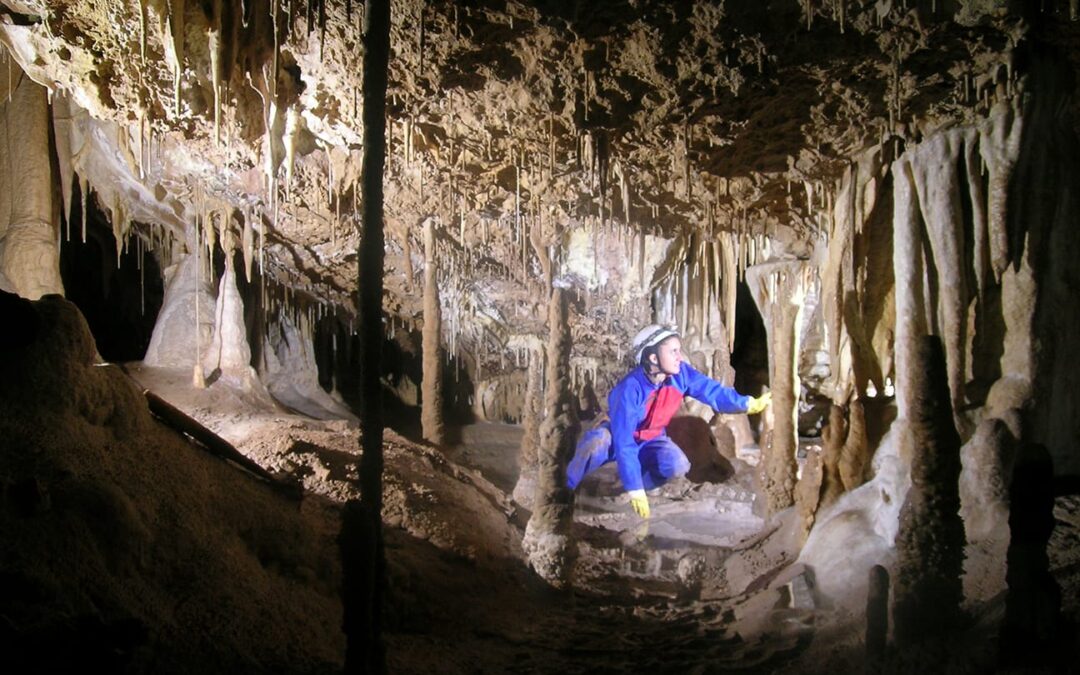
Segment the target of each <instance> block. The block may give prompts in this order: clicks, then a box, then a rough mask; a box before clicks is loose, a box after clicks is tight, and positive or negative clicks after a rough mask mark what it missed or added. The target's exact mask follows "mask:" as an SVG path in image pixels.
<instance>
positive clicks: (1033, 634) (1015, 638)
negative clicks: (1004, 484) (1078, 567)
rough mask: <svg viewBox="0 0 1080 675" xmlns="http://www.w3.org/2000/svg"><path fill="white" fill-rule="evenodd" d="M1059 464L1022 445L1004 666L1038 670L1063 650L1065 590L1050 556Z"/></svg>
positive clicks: (1014, 493) (1015, 480)
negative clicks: (1056, 466) (1052, 565)
mask: <svg viewBox="0 0 1080 675" xmlns="http://www.w3.org/2000/svg"><path fill="white" fill-rule="evenodd" d="M1053 482H1054V463H1053V460H1052V459H1051V458H1050V453H1049V452H1047V450H1046V448H1045V447H1043V446H1042V445H1039V444H1037V443H1025V444H1023V445H1021V446H1020V448H1019V450H1018V452H1017V456H1016V466H1015V468H1014V469H1013V472H1012V480H1011V481H1010V487H1009V502H1010V506H1011V508H1010V511H1009V534H1010V539H1009V550H1008V554H1007V560H1008V572H1007V575H1006V580H1007V582H1008V586H1009V590H1008V596H1007V598H1006V600H1005V620H1004V621H1003V622H1002V626H1001V636H1000V638H999V644H1000V645H1001V655H1002V661H1003V663H1004V664H1006V665H1008V666H1020V665H1025V666H1029V667H1031V666H1039V665H1042V663H1043V662H1046V661H1050V660H1051V659H1052V657H1050V656H1049V655H1050V654H1052V653H1054V651H1055V650H1056V649H1059V648H1060V647H1059V646H1058V645H1060V641H1061V640H1062V636H1063V634H1064V631H1063V630H1062V628H1063V624H1064V621H1063V617H1062V616H1061V595H1062V594H1061V587H1060V585H1059V584H1058V581H1057V580H1056V579H1055V578H1054V574H1052V573H1051V562H1050V559H1049V556H1048V555H1047V548H1048V544H1049V542H1050V537H1051V535H1052V534H1053V531H1054V528H1055V524H1056V523H1055V520H1056V519H1055V516H1054V512H1055V510H1056V509H1055V506H1054V490H1053Z"/></svg>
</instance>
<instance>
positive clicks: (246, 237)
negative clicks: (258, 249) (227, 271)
mask: <svg viewBox="0 0 1080 675" xmlns="http://www.w3.org/2000/svg"><path fill="white" fill-rule="evenodd" d="M243 218H244V230H243V234H242V235H241V247H242V249H243V252H244V279H246V280H247V283H251V282H252V259H253V257H254V253H255V226H254V224H253V222H252V211H251V208H245V210H244V214H243Z"/></svg>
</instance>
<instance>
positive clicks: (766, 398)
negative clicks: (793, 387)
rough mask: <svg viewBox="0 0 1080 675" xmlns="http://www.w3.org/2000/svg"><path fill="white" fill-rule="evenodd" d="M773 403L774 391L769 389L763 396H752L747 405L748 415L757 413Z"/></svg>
mask: <svg viewBox="0 0 1080 675" xmlns="http://www.w3.org/2000/svg"><path fill="white" fill-rule="evenodd" d="M770 403H772V392H771V391H767V392H765V393H764V394H762V395H761V396H757V397H754V396H751V397H750V403H749V404H748V405H747V406H746V414H747V415H756V414H758V413H759V412H761V411H763V410H765V408H767V407H769V404H770Z"/></svg>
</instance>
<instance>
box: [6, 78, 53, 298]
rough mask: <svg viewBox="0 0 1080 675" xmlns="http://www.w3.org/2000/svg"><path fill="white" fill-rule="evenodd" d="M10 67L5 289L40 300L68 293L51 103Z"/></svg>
mask: <svg viewBox="0 0 1080 675" xmlns="http://www.w3.org/2000/svg"><path fill="white" fill-rule="evenodd" d="M8 58H9V59H10V58H11V57H10V56H9V57H8ZM10 67H11V69H12V80H11V82H12V84H11V86H12V87H13V90H12V91H11V92H7V91H4V92H3V93H4V94H5V95H4V96H3V97H2V99H0V100H2V101H3V103H2V104H0V123H2V124H3V136H2V137H0V148H2V152H0V156H3V157H4V158H5V160H6V161H4V162H3V163H2V164H0V288H9V289H10V290H13V291H14V292H16V293H18V294H19V295H21V296H23V297H25V298H28V299H31V300H36V299H38V298H40V297H41V296H43V295H46V294H49V293H60V294H63V292H64V285H63V282H62V281H61V279H60V248H59V239H58V233H59V230H58V223H59V215H60V214H59V209H58V208H57V204H56V203H55V200H54V199H53V175H52V151H51V149H50V144H49V125H50V116H49V104H48V100H47V98H46V93H45V89H44V88H43V87H41V86H40V85H38V84H37V83H35V82H34V81H33V80H31V79H30V77H29V76H27V75H26V74H25V73H23V72H22V70H21V69H19V67H18V66H17V65H15V64H14V63H12V64H11V65H10ZM9 96H10V99H9Z"/></svg>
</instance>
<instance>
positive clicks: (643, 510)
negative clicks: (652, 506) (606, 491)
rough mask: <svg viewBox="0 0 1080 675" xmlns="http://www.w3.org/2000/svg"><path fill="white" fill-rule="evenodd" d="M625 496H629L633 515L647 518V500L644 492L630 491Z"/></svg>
mask: <svg viewBox="0 0 1080 675" xmlns="http://www.w3.org/2000/svg"><path fill="white" fill-rule="evenodd" d="M627 494H629V495H630V506H632V507H634V513H636V514H638V515H639V516H641V517H642V518H648V517H649V498H648V497H646V496H645V491H644V490H630V491H629V492H628V493H627Z"/></svg>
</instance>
